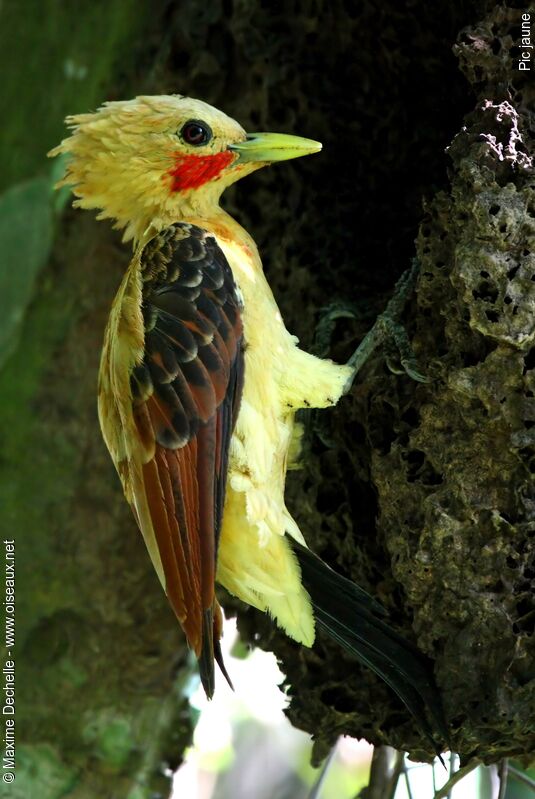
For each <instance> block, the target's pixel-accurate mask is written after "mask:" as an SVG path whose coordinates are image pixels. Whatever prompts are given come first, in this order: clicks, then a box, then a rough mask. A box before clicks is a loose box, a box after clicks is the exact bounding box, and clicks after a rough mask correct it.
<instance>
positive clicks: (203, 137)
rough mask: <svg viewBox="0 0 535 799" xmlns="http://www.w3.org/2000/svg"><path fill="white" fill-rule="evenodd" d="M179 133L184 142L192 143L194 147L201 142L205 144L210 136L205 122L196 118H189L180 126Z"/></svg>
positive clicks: (210, 133) (210, 132)
mask: <svg viewBox="0 0 535 799" xmlns="http://www.w3.org/2000/svg"><path fill="white" fill-rule="evenodd" d="M180 135H181V136H182V138H183V139H184V141H185V142H186V144H192V145H193V146H194V147H199V146H200V145H201V144H207V143H208V142H209V141H210V139H211V138H212V131H211V130H210V128H209V126H208V125H207V124H206V122H200V121H199V120H198V119H190V120H189V122H186V123H185V125H183V126H182V130H181V131H180Z"/></svg>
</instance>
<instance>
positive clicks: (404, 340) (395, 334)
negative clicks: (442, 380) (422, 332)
mask: <svg viewBox="0 0 535 799" xmlns="http://www.w3.org/2000/svg"><path fill="white" fill-rule="evenodd" d="M419 268H420V265H419V263H418V261H417V259H416V258H415V259H414V260H413V263H412V266H411V267H410V269H407V270H406V271H405V272H404V273H403V274H402V275H401V277H400V279H399V280H398V282H397V283H396V286H395V289H394V294H393V296H392V297H391V299H390V301H389V302H388V305H387V306H386V308H385V310H384V311H383V313H382V314H380V315H379V316H378V317H377V319H376V320H375V324H374V325H373V327H372V328H371V330H370V331H369V332H368V333H367V334H366V335H365V336H364V338H363V339H362V341H361V342H360V344H359V346H358V347H357V349H356V350H355V352H354V353H353V355H352V356H351V358H350V359H349V360H348V362H347V364H348V366H352V367H353V368H354V370H355V371H354V373H353V375H352V377H351V378H350V380H349V381H348V384H347V386H346V392H347V391H349V389H350V388H351V386H352V385H353V382H354V380H355V377H356V376H357V374H358V373H359V371H360V369H361V368H362V367H363V365H364V364H365V363H366V361H367V360H368V358H369V357H370V355H371V354H372V352H374V350H376V349H377V347H379V346H382V347H383V350H384V353H385V361H386V365H387V366H388V368H389V369H390V371H391V372H393V373H394V374H403V373H404V372H405V374H407V375H408V376H409V377H411V378H412V379H413V380H416V381H417V382H419V383H427V381H428V378H427V377H426V376H425V375H424V374H423V373H422V372H421V371H420V367H419V365H418V361H417V359H416V355H415V354H414V351H413V349H412V347H411V345H410V342H409V338H408V336H407V331H406V330H405V327H404V326H403V324H402V323H401V322H400V321H399V318H400V317H401V314H402V313H403V309H404V307H405V303H406V302H407V299H408V297H409V295H410V294H411V293H412V291H413V290H414V285H415V283H416V278H417V276H418V271H419ZM344 311H345V312H341V311H339V313H338V316H346V317H347V316H351V315H353V314H351V311H350V307H349V306H346V308H345V309H344ZM353 316H354V315H353ZM334 318H337V317H334ZM333 324H334V322H333Z"/></svg>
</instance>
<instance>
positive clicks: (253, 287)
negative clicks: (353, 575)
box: [217, 240, 351, 646]
mask: <svg viewBox="0 0 535 799" xmlns="http://www.w3.org/2000/svg"><path fill="white" fill-rule="evenodd" d="M219 244H220V246H221V247H222V249H223V250H224V252H225V255H226V257H227V259H228V261H229V263H230V266H231V268H232V271H233V274H234V278H235V280H236V282H237V284H238V287H239V289H240V290H241V293H242V295H243V305H244V308H243V312H242V318H243V326H244V340H245V379H244V388H243V395H242V401H241V405H240V411H239V414H238V419H237V422H236V427H235V430H234V434H233V437H232V441H231V448H230V461H229V475H228V481H227V496H226V502H225V512H224V517H223V526H222V532H221V541H220V549H219V557H218V572H217V579H218V581H219V582H220V583H221V584H222V585H223V586H224V587H225V588H227V589H228V590H229V591H230V592H231V593H233V594H234V595H236V596H238V597H239V598H240V599H242V600H243V601H245V602H247V603H248V604H250V605H253V606H254V607H257V608H259V609H260V610H262V611H266V612H268V613H269V614H270V615H271V616H273V617H274V618H275V620H276V621H277V623H278V624H279V626H281V627H282V628H283V629H284V630H285V631H286V632H287V633H288V635H290V636H291V637H292V638H294V639H296V640H297V641H300V642H301V643H304V644H306V645H308V646H310V645H311V644H312V643H313V641H314V619H313V613H312V609H311V605H310V598H309V596H308V594H307V592H306V590H305V589H304V588H303V586H302V583H301V573H300V569H299V565H298V563H297V559H296V557H295V555H294V553H293V551H292V549H291V547H290V544H289V542H288V540H287V538H286V537H285V534H286V533H289V534H290V535H291V536H293V537H294V538H296V539H297V540H298V541H300V542H301V543H304V539H303V536H302V534H301V532H300V530H299V528H298V526H297V524H296V522H295V521H294V519H293V518H292V516H291V515H290V513H289V512H288V510H287V508H286V505H285V502H284V485H285V478H286V469H287V465H288V454H289V451H290V449H291V448H293V444H294V443H295V430H294V424H295V423H294V416H295V412H296V410H297V409H298V408H303V407H325V406H327V405H332V404H334V403H335V402H337V400H338V399H339V397H340V396H341V394H342V392H343V389H344V386H345V384H346V382H347V380H348V377H349V376H350V374H351V370H350V369H348V367H345V366H338V365H336V364H334V363H333V362H332V361H323V360H321V359H318V358H315V357H314V356H312V355H309V354H308V353H305V352H303V351H302V350H300V349H299V348H298V347H297V339H296V338H295V336H292V335H291V334H290V333H289V332H288V331H287V330H286V328H285V326H284V323H283V321H282V318H281V315H280V312H279V309H278V307H277V305H276V302H275V299H274V297H273V295H272V293H271V289H270V288H269V286H268V284H267V282H266V279H265V277H264V274H263V271H262V268H261V265H260V261H259V260H258V257H257V256H256V252H255V251H252V252H251V249H250V248H249V247H243V246H240V245H238V244H234V243H233V242H225V241H222V240H219ZM253 246H254V245H253Z"/></svg>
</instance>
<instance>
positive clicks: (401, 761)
mask: <svg viewBox="0 0 535 799" xmlns="http://www.w3.org/2000/svg"><path fill="white" fill-rule="evenodd" d="M404 770H405V752H396V762H395V763H394V768H393V771H392V776H391V778H390V793H388V794H386V799H394V796H395V795H396V790H397V787H398V782H399V775H400V774H401V772H402V771H404ZM409 793H410V791H409ZM409 799H412V796H410V797H409Z"/></svg>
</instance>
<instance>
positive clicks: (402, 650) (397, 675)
mask: <svg viewBox="0 0 535 799" xmlns="http://www.w3.org/2000/svg"><path fill="white" fill-rule="evenodd" d="M291 544H292V547H293V550H294V552H295V554H296V556H297V559H298V561H299V564H300V566H301V574H302V580H303V585H304V587H305V588H306V590H307V591H308V593H309V594H310V599H311V601H312V605H313V608H314V613H315V617H316V624H317V626H318V627H319V628H320V629H322V630H324V631H325V632H326V633H328V635H329V636H330V637H331V638H333V639H334V640H335V641H337V643H339V644H340V645H341V646H342V647H344V649H346V650H347V651H348V652H351V654H353V655H354V656H355V657H356V658H357V659H358V660H359V661H360V662H361V663H363V664H364V665H366V666H368V667H369V668H370V669H372V670H373V671H374V672H375V673H376V674H378V675H379V677H381V678H382V679H383V680H384V681H385V682H386V683H387V684H388V685H389V686H390V687H391V688H392V690H393V691H395V692H396V694H397V695H398V696H399V698H400V699H401V701H402V702H403V703H404V704H405V706H406V707H407V709H408V710H409V711H410V712H411V713H412V715H413V716H414V718H415V719H416V721H417V722H418V725H419V726H420V728H421V730H422V732H423V733H424V734H425V736H426V738H427V739H428V740H429V742H430V743H431V744H432V746H433V748H434V749H435V751H436V753H437V754H439V753H440V747H439V745H438V743H437V741H436V740H435V737H434V735H433V727H432V726H431V724H430V723H429V720H430V721H431V722H432V724H433V726H434V727H435V728H436V731H437V732H438V733H440V735H441V737H442V738H443V739H444V740H445V741H447V739H448V733H447V730H446V723H445V721H444V715H443V710H442V703H441V699H440V694H439V691H438V688H437V686H436V684H435V681H434V677H433V670H432V662H431V661H430V660H429V659H428V658H427V657H426V656H425V655H424V654H423V653H422V652H420V651H419V650H418V649H417V648H416V647H415V646H414V645H413V644H411V643H410V642H409V641H407V640H405V639H404V638H403V637H402V636H401V635H400V634H399V633H397V632H396V631H395V630H393V629H392V628H391V627H389V625H388V624H386V622H385V621H384V620H383V619H382V618H380V617H381V616H382V617H383V618H384V617H385V616H386V611H385V610H384V608H382V606H381V605H379V603H378V602H376V601H375V600H374V599H373V598H372V597H371V596H370V595H369V594H367V593H366V592H365V591H363V590H362V588H359V587H358V585H355V583H353V582H351V580H347V579H346V578H345V577H342V576H341V575H339V574H337V573H336V572H335V571H333V570H332V569H331V568H330V567H329V566H327V564H326V563H324V562H323V561H322V560H321V558H319V557H317V555H314V553H313V552H311V551H310V550H309V549H307V548H306V547H304V546H302V545H301V544H299V543H298V542H296V541H295V540H291ZM428 716H429V719H428Z"/></svg>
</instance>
